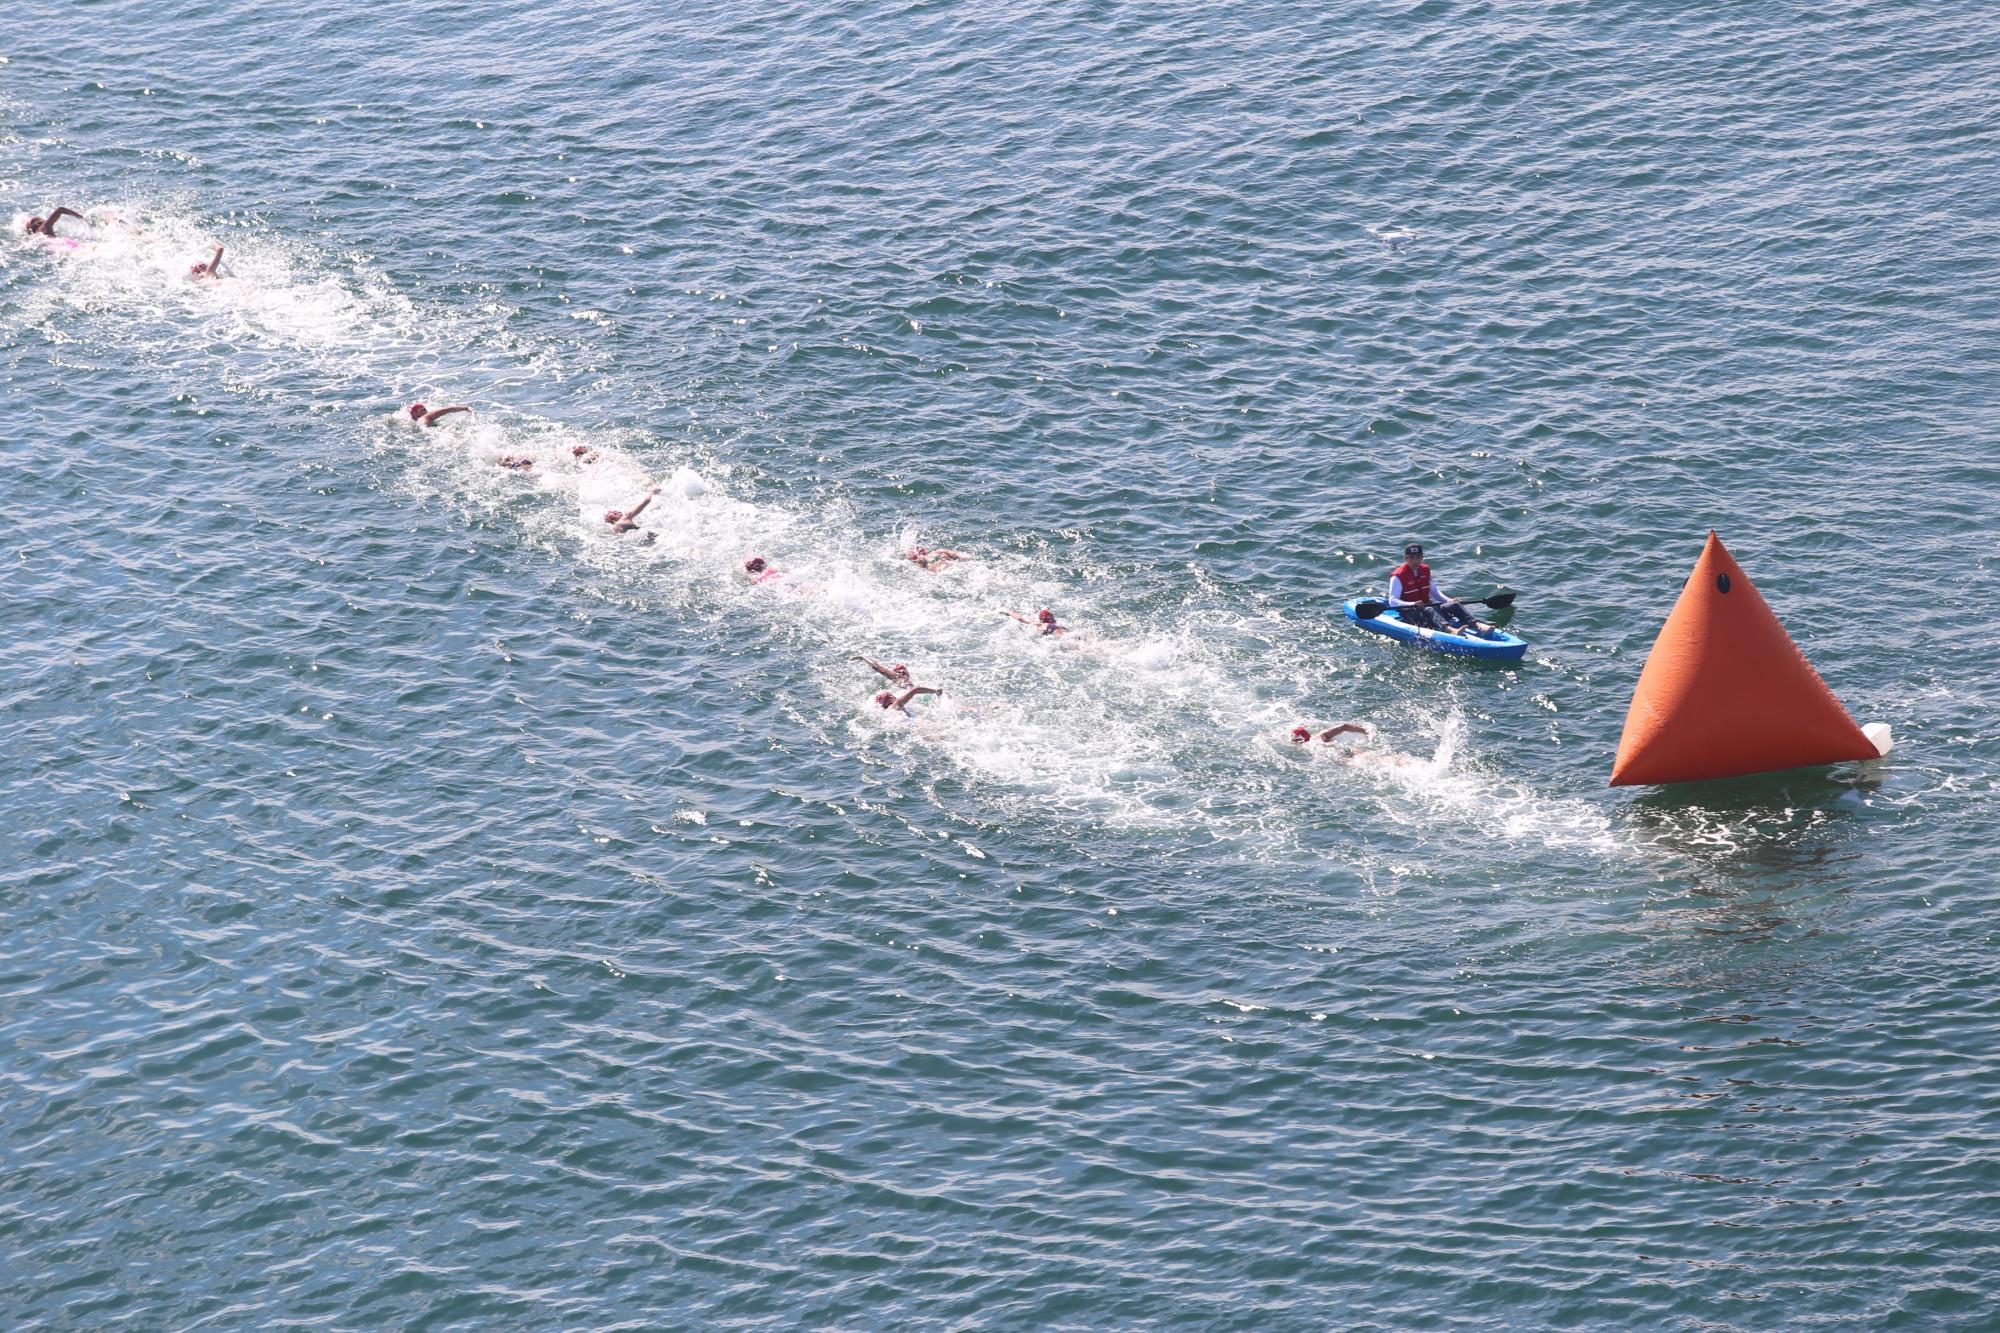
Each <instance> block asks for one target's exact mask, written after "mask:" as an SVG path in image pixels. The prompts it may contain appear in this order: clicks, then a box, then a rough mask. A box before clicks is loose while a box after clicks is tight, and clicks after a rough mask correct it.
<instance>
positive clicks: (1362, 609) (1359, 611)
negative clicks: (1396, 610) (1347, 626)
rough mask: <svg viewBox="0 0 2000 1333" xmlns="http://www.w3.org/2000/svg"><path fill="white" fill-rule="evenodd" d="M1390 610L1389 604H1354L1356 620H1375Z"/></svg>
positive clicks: (1370, 602) (1372, 602)
mask: <svg viewBox="0 0 2000 1333" xmlns="http://www.w3.org/2000/svg"><path fill="white" fill-rule="evenodd" d="M1388 609H1389V604H1388V603H1387V602H1374V601H1369V602H1356V603H1355V604H1354V618H1355V619H1356V620H1373V619H1374V618H1375V617H1377V616H1379V615H1381V614H1382V613H1383V612H1384V611H1387V610H1388Z"/></svg>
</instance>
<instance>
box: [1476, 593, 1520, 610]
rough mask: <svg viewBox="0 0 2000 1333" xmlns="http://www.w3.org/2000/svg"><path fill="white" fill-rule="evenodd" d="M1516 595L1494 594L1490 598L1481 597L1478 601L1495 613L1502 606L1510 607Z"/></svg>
mask: <svg viewBox="0 0 2000 1333" xmlns="http://www.w3.org/2000/svg"><path fill="white" fill-rule="evenodd" d="M1518 595H1519V594H1517V593H1511V592H1496V593H1494V594H1493V595H1492V596H1491V597H1482V598H1480V599H1479V600H1481V601H1482V602H1485V603H1486V605H1488V606H1490V607H1492V608H1493V609H1494V610H1495V611H1498V610H1499V609H1500V608H1501V607H1503V606H1512V605H1513V604H1514V598H1515V597H1516V596H1518Z"/></svg>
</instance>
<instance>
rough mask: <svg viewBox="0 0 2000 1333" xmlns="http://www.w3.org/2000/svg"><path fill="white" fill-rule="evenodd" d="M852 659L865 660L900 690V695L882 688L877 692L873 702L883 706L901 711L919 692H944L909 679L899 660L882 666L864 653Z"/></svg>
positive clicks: (908, 672) (907, 670)
mask: <svg viewBox="0 0 2000 1333" xmlns="http://www.w3.org/2000/svg"><path fill="white" fill-rule="evenodd" d="M854 660H855V661H857V662H866V663H867V664H868V665H869V666H871V667H873V668H874V669H875V671H876V673H877V674H878V675H880V676H881V677H882V678H883V679H885V680H887V681H888V682H889V683H890V684H891V685H894V686H895V687H896V689H897V690H901V691H902V694H901V696H900V697H899V696H898V695H897V694H896V692H895V690H883V691H882V692H881V693H880V694H877V695H876V696H875V702H876V703H878V704H881V705H882V707H884V708H893V709H896V710H897V711H898V712H901V711H904V709H903V705H904V704H906V703H908V702H909V701H910V700H912V699H914V698H916V697H917V696H918V695H920V694H943V693H944V691H943V690H942V689H935V688H933V687H931V686H929V685H919V684H917V683H916V682H915V681H913V680H911V679H910V669H909V668H908V667H906V666H904V665H903V664H902V663H901V662H898V663H896V664H895V665H894V666H883V665H882V664H881V663H880V662H878V661H876V660H875V659H874V658H872V657H870V656H868V655H867V654H866V653H856V654H854Z"/></svg>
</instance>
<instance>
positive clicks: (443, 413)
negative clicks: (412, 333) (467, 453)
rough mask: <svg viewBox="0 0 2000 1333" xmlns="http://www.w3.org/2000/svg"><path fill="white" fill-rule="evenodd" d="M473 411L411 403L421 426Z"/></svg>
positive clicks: (415, 418)
mask: <svg viewBox="0 0 2000 1333" xmlns="http://www.w3.org/2000/svg"><path fill="white" fill-rule="evenodd" d="M216 253H217V254H220V253H222V252H221V251H220V250H218V251H216ZM471 410H472V409H471V408H469V407H432V408H426V407H425V406H424V405H423V404H422V403H411V404H410V420H412V421H414V422H416V423H417V424H418V425H419V426H435V425H437V424H438V422H439V421H440V420H442V419H443V418H445V417H448V416H450V415H451V414H452V413H453V412H470V411H471Z"/></svg>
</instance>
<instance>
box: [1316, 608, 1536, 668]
mask: <svg viewBox="0 0 2000 1333" xmlns="http://www.w3.org/2000/svg"><path fill="white" fill-rule="evenodd" d="M1363 600H1364V599H1362V598H1359V597H1357V598H1355V599H1354V600H1353V601H1351V602H1348V603H1347V604H1346V605H1345V606H1344V607H1343V608H1342V609H1343V610H1345V611H1346V612H1347V618H1348V619H1349V620H1351V621H1353V622H1354V624H1355V625H1356V626H1357V627H1358V628H1361V629H1365V630H1367V631H1368V632H1369V633H1371V634H1381V635H1385V636H1386V637H1388V638H1391V639H1395V640H1398V641H1399V642H1402V643H1414V644H1416V645H1417V647H1419V648H1428V649H1430V650H1431V651H1432V652H1434V653H1454V654H1456V655H1458V656H1459V657H1481V658H1485V659H1486V660H1487V661H1489V662H1518V661H1520V660H1521V659H1522V658H1523V657H1525V656H1526V655H1527V652H1528V641H1527V640H1526V639H1522V638H1517V637H1515V636H1514V635H1512V634H1509V633H1508V632H1507V631H1506V630H1504V629H1494V630H1488V631H1487V632H1486V633H1485V634H1473V633H1470V632H1467V633H1463V634H1447V633H1445V632H1444V631H1442V630H1435V629H1426V628H1425V627H1423V626H1422V625H1412V624H1410V623H1409V622H1408V621H1406V620H1404V619H1403V618H1402V616H1401V615H1399V614H1397V613H1396V612H1395V611H1384V612H1383V613H1382V614H1381V615H1379V616H1375V617H1373V618H1371V619H1368V620H1363V619H1362V618H1361V614H1360V612H1358V611H1357V610H1356V609H1355V608H1356V607H1358V606H1360V605H1361V603H1362V601H1363ZM1368 600H1372V599H1368Z"/></svg>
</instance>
